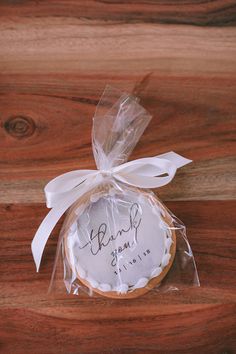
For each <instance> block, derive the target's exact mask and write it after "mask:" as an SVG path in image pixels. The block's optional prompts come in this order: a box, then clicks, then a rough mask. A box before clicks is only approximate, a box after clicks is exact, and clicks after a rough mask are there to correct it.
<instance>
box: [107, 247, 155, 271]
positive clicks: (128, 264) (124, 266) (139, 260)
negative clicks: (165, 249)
mask: <svg viewBox="0 0 236 354" xmlns="http://www.w3.org/2000/svg"><path fill="white" fill-rule="evenodd" d="M150 253H151V251H150V250H149V249H148V250H146V251H145V252H143V253H142V254H141V255H140V254H138V255H137V256H136V257H135V258H133V259H132V260H131V261H128V262H127V263H126V264H123V265H122V269H121V268H119V269H118V270H115V271H114V273H115V274H116V275H118V274H119V273H121V272H122V271H125V270H128V267H129V266H133V265H135V264H136V263H137V262H142V260H143V258H142V257H147V255H149V254H150Z"/></svg>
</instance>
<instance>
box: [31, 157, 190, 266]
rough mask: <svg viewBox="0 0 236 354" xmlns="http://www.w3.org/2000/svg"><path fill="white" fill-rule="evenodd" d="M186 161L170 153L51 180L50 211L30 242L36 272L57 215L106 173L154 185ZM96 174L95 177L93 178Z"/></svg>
mask: <svg viewBox="0 0 236 354" xmlns="http://www.w3.org/2000/svg"><path fill="white" fill-rule="evenodd" d="M190 162H191V160H188V159H186V158H184V157H182V156H181V155H178V154H176V153H174V152H172V151H171V152H169V153H166V154H162V155H158V156H155V157H147V158H141V159H137V160H133V161H130V162H126V163H124V164H121V165H119V166H116V167H113V168H112V169H110V170H108V171H107V170H106V171H104V170H76V171H70V172H67V173H64V174H62V175H60V176H58V177H56V178H54V179H52V180H51V181H50V182H49V183H48V184H47V185H46V187H45V189H44V191H45V195H46V200H47V207H48V208H52V210H51V211H50V212H49V213H48V214H47V216H46V217H45V219H44V220H43V222H42V223H41V225H40V226H39V228H38V230H37V232H36V234H35V236H34V239H33V241H32V244H31V249H32V254H33V258H34V261H35V264H36V269H37V271H38V270H39V267H40V263H41V259H42V255H43V251H44V248H45V245H46V243H47V240H48V238H49V236H50V234H51V232H52V230H53V228H54V227H55V225H56V224H57V222H58V220H59V219H60V218H61V216H62V215H63V214H64V213H65V212H66V210H67V209H69V207H70V206H71V205H72V204H73V203H75V202H76V200H78V199H79V198H81V197H82V196H83V195H84V194H85V193H87V192H88V191H89V190H91V188H93V187H95V186H97V185H98V184H100V183H101V181H103V180H104V178H106V177H107V176H109V177H112V178H115V179H116V180H117V181H120V182H123V183H125V184H128V185H132V186H135V187H139V188H158V187H161V186H164V185H166V184H168V183H169V182H170V181H171V180H172V179H173V178H174V176H175V173H176V170H177V168H180V167H182V166H184V165H186V164H188V163H190ZM97 177H99V178H97Z"/></svg>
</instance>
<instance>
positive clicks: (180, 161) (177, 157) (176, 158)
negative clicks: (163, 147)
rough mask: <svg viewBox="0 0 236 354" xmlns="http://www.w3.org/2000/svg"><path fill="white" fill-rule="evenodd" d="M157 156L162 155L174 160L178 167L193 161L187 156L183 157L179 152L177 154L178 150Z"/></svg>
mask: <svg viewBox="0 0 236 354" xmlns="http://www.w3.org/2000/svg"><path fill="white" fill-rule="evenodd" d="M156 157H160V158H163V159H166V160H169V161H170V162H172V163H173V164H174V165H175V166H176V168H180V167H183V166H185V165H187V164H189V163H190V162H192V160H189V159H186V158H185V157H183V156H181V155H179V154H176V152H174V151H170V152H167V153H165V154H161V155H157V156H156Z"/></svg>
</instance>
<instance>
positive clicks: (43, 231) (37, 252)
mask: <svg viewBox="0 0 236 354" xmlns="http://www.w3.org/2000/svg"><path fill="white" fill-rule="evenodd" d="M87 182H88V183H86V184H84V185H83V190H82V191H81V190H79V188H80V187H79V186H78V187H77V188H78V189H77V190H76V189H73V190H72V191H70V192H69V193H68V195H67V197H66V198H65V199H64V201H60V203H58V205H57V206H55V207H53V208H52V209H51V210H50V211H49V213H48V214H47V216H46V217H45V218H44V220H43V221H42V223H41V224H40V226H39V228H38V230H37V232H36V234H35V236H34V238H33V241H32V243H31V251H32V254H33V258H34V262H35V265H36V270H37V272H38V271H39V268H40V263H41V259H42V255H43V251H44V248H45V246H46V243H47V240H48V239H49V236H50V234H51V232H52V230H53V229H54V227H55V226H56V224H57V222H58V221H59V219H60V218H61V217H62V215H63V214H64V213H65V212H66V210H67V209H69V207H70V206H71V205H72V204H73V203H75V202H76V200H78V199H79V198H80V197H81V196H83V195H84V194H85V193H87V192H88V191H89V190H90V189H91V188H92V186H94V185H96V184H97V182H96V181H95V182H94V184H93V183H91V180H87Z"/></svg>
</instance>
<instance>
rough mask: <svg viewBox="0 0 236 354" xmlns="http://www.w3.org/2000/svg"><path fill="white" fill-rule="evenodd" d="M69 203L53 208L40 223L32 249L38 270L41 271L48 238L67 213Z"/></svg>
mask: <svg viewBox="0 0 236 354" xmlns="http://www.w3.org/2000/svg"><path fill="white" fill-rule="evenodd" d="M67 208H68V207H67V205H66V206H64V208H53V209H51V210H50V211H49V213H48V214H47V216H46V217H45V218H44V220H43V221H42V223H41V224H40V226H39V228H38V230H37V232H36V234H35V236H34V238H33V241H32V243H31V251H32V254H33V258H34V262H35V265H36V271H37V272H38V271H39V267H40V263H41V259H42V255H43V251H44V248H45V246H46V243H47V240H48V239H49V236H50V234H51V232H52V230H53V229H54V227H55V225H56V224H57V222H58V220H59V219H60V218H61V216H62V215H63V214H64V213H65V211H66V209H67Z"/></svg>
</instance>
